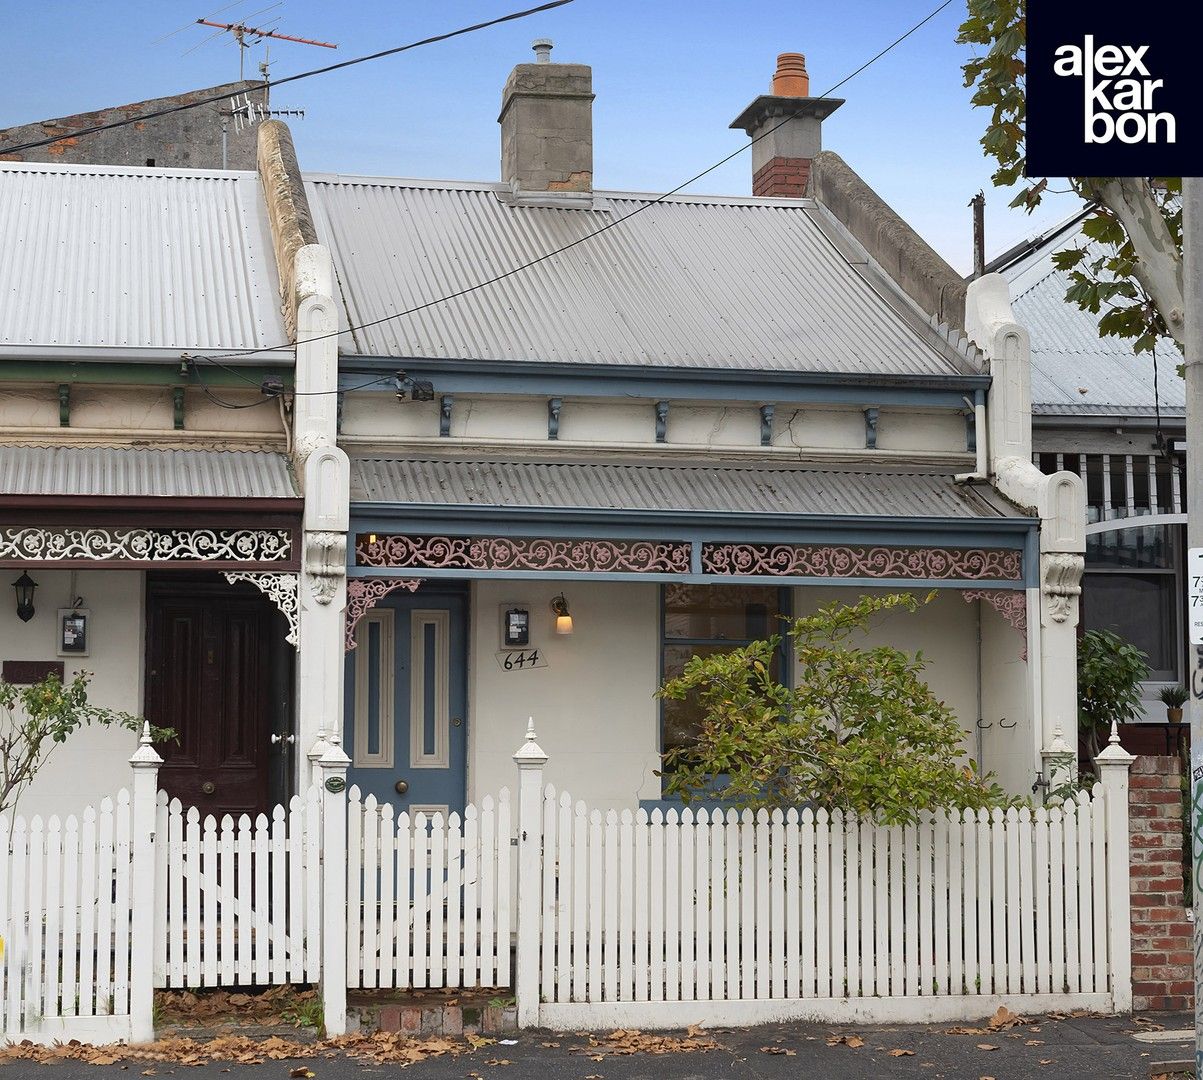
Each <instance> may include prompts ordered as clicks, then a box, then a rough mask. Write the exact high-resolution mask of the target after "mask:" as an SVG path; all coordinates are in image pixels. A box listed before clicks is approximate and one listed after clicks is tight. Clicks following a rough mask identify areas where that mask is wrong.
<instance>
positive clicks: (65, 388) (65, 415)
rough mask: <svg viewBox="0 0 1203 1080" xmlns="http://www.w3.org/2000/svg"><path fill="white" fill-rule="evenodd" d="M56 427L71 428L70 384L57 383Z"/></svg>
mask: <svg viewBox="0 0 1203 1080" xmlns="http://www.w3.org/2000/svg"><path fill="white" fill-rule="evenodd" d="M58 426H59V427H70V426H71V384H70V383H59V387H58Z"/></svg>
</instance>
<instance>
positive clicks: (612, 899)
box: [520, 785, 1127, 1027]
mask: <svg viewBox="0 0 1203 1080" xmlns="http://www.w3.org/2000/svg"><path fill="white" fill-rule="evenodd" d="M1106 800H1107V796H1106V794H1105V792H1104V790H1103V787H1102V785H1096V787H1095V789H1094V792H1093V795H1092V796H1091V795H1087V794H1086V793H1084V792H1083V793H1082V794H1080V795H1079V796H1078V798H1077V800H1076V801H1074V802H1071V803H1069V804H1068V805H1066V806H1065V807H1064V808H1060V807H1053V808H1050V809H1044V808H1041V809H1038V810H1036V811H1034V812H1033V811H1031V810H1028V809H1026V808H1025V809H1020V810H1016V809H1011V810H1008V811H1007V812H1006V813H1005V814H1004V813H1003V812H1002V811H1001V810H995V811H994V812H993V813H988V812H986V811H984V810H983V811H979V812H978V813H976V814H975V813H973V812H972V811H965V812H964V814H963V815H962V814H957V813H953V814H926V815H923V816H922V817H921V818H920V820H919V821H918V822H917V823H915V824H909V825H895V826H887V825H884V824H881V823H878V822H875V821H872V820H858V819H857V818H856V817H855V816H851V815H850V816H847V817H845V816H844V815H843V814H841V813H840V812H839V811H836V812H835V813H834V814H831V815H828V813H827V812H826V811H825V810H819V811H818V812H817V813H816V812H814V811H812V810H810V809H803V810H802V811H800V812H799V811H798V810H793V809H791V810H788V811H786V812H782V811H781V810H774V811H772V812H771V813H770V812H768V811H767V810H760V811H758V812H756V813H755V814H753V813H752V812H751V811H748V810H745V811H743V812H742V813H740V812H737V811H735V810H728V811H726V812H723V811H721V810H716V811H714V812H713V813H709V812H708V811H707V810H705V809H701V810H699V811H697V812H696V813H694V812H693V811H691V810H689V809H685V810H684V811H683V812H681V813H678V812H677V811H676V810H669V811H668V813H667V814H664V813H662V812H661V811H660V810H654V811H653V812H652V813H651V814H650V815H649V814H648V813H647V812H646V811H645V810H638V811H635V812H632V811H630V810H624V811H622V813H621V814H619V813H616V812H615V811H613V810H611V811H609V812H607V813H606V814H604V815H603V814H602V813H601V812H599V811H597V810H593V811H590V810H589V808H588V807H587V806H586V805H585V804H584V803H581V802H577V803H575V804H574V803H573V801H572V799H571V798H570V796H569V795H568V794H567V793H565V794H562V795H559V796H558V797H557V794H556V791H555V789H554V788H553V787H550V786H549V787H548V788H547V789H546V795H545V799H544V802H543V807H542V810H543V820H542V835H543V865H542V879H541V881H540V882H539V887H540V891H541V895H542V905H541V912H542V920H541V927H540V933H539V947H540V956H539V972H540V983H539V995H540V1008H539V1016H540V1021H541V1022H542V1023H544V1024H546V1025H548V1026H552V1027H571V1026H573V1025H575V1024H585V1025H589V1024H591V1023H597V1022H603V1023H615V1024H642V1025H647V1024H648V1023H649V1022H651V1023H655V1022H657V1020H659V1022H660V1023H661V1024H663V1023H665V1022H671V1020H670V1019H669V1018H675V1019H676V1020H677V1021H678V1022H682V1023H685V1022H692V1021H693V1020H697V1019H700V1018H703V1017H705V1018H706V1019H709V1020H711V1021H713V1022H737V1021H738V1020H740V1019H741V1018H749V1019H750V1018H754V1017H757V1018H758V1017H760V1016H762V1015H764V1012H763V1006H765V1005H768V1006H769V1007H770V1008H771V1009H772V1010H773V1015H774V1016H781V1015H786V1014H793V1015H812V1016H820V1015H823V1016H833V1017H837V1016H840V1015H848V1014H855V1015H856V1016H858V1017H864V1016H868V1015H870V1014H872V1015H873V1017H874V1018H877V1019H882V1020H888V1019H891V1018H896V1017H897V1015H898V1012H899V1009H900V1002H905V1003H906V1004H905V1005H903V1006H902V1008H903V1010H904V1011H909V1012H912V1013H914V1014H916V1015H927V1016H933V1015H935V1014H937V1013H938V1014H940V1015H948V1016H952V1015H973V1014H974V1013H982V1012H988V1011H989V1009H988V1008H985V1007H983V1005H982V1001H981V999H982V998H1002V997H1005V998H1006V999H1007V1000H1008V1001H1011V1002H1012V1003H1014V1004H1013V1007H1015V1008H1018V1007H1020V1005H1021V1002H1022V999H1025V998H1026V999H1029V1001H1030V1000H1031V999H1033V998H1045V999H1047V998H1051V997H1053V996H1054V995H1056V996H1057V1000H1058V1002H1059V1003H1060V1005H1061V1006H1062V1007H1084V1008H1092V1009H1096V1008H1097V1009H1110V1008H1111V1005H1112V1001H1111V998H1110V990H1111V977H1112V969H1111V966H1110V965H1109V956H1110V949H1111V941H1110V939H1109V925H1110V922H1109V920H1110V919H1111V918H1112V917H1113V915H1115V914H1116V913H1115V912H1113V911H1112V909H1111V905H1110V904H1109V894H1108V880H1109V873H1111V874H1114V875H1116V876H1117V877H1118V876H1122V877H1124V878H1126V876H1127V846H1126V844H1123V845H1122V850H1120V848H1121V845H1116V844H1109V839H1110V838H1109V833H1108V816H1107V812H1106V811H1107V802H1106ZM1122 809H1123V813H1124V815H1125V816H1126V806H1125V807H1123V808H1122ZM1109 861H1110V863H1111V865H1110V866H1109ZM1117 861H1118V865H1115V864H1116V862H1117ZM520 888H521V886H520ZM1125 900H1126V893H1125ZM1126 926H1127V908H1126V904H1125V905H1124V913H1123V917H1122V928H1123V933H1124V935H1125V937H1126V933H1127V931H1126ZM791 1002H792V1003H794V1005H793V1007H792V1008H791V1007H790V1003H791ZM698 1003H705V1004H706V1008H705V1009H699V1006H698ZM774 1006H776V1007H775V1008H774ZM690 1018H692V1020H691V1019H690Z"/></svg>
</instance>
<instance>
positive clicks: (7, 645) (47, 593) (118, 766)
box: [0, 569, 144, 817]
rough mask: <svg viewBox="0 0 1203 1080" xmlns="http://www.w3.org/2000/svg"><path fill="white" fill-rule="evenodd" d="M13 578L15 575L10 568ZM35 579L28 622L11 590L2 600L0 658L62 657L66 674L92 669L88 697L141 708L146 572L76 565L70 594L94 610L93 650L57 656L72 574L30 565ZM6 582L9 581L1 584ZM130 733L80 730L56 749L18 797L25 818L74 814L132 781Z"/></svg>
mask: <svg viewBox="0 0 1203 1080" xmlns="http://www.w3.org/2000/svg"><path fill="white" fill-rule="evenodd" d="M12 573H13V576H16V573H15V572H12ZM30 576H32V577H33V578H34V580H35V581H37V583H38V591H37V593H36V595H35V597H34V604H35V607H36V613H35V615H34V617H33V618H32V619H31V620H30V621H29V622H27V623H23V622H21V621H20V620H19V619H18V618H17V616H16V612H15V611H14V607H13V603H12V594H11V592H10V594H9V598H8V602H6V603H3V604H0V657H2V658H3V659H5V660H56V659H62V660H63V662H64V664H65V665H66V667H65V673H64V677H65V678H66V679H68V680H69V679H71V677H72V676H73V675H74V674H75V673H76V672H77V671H79V670H81V669H82V670H86V671H91V672H93V673H94V675H93V678H92V681H91V683H90V686H89V694H88V698H89V700H90V701H92V702H94V703H95V704H97V705H103V706H106V707H108V708H112V709H123V710H125V711H127V712H132V713H135V714H137V713H140V712H141V708H142V686H143V678H142V655H143V640H142V637H143V634H142V626H143V594H144V575H143V574H142V573H141V572H139V571H133V570H81V571H79V572H78V573H77V574H76V581H75V590H74V591H75V594H76V595H77V596H82V597H83V600H84V603H83V606H84V607H86V608H88V609H89V610H90V611H91V613H92V614H91V622H90V624H89V627H88V632H89V636H90V638H91V651H90V655H88V656H86V657H59V656H57V653H56V634H57V630H58V609H59V608H60V607H69V606H70V605H71V600H72V599H73V598H72V596H71V592H72V589H71V573H70V572H69V571H66V570H37V569H34V570H31V572H30ZM6 584H7V582H6ZM136 742H137V740H136V738H135V736H134V735H132V734H129V733H126V732H124V731H112V730H108V729H105V728H84V729H83V730H81V731H79V732H77V733H76V734H75V735H74V736H72V737H71V739H70V740H68V741H67V742H66V743H64V744H63V745H62V746H60V747H58V748H56V749H55V750H54V751H53V752H52V753H51V754H50V757H49V759H48V761H47V763H46V766H45V768H44V769H43V770H42V771H41V773H39V775H38V777H37V779H36V780H35V781H34V783H33V784H32V785H31V786H30V787H29V789H28V790H27V791H26V793H25V794H24V795H23V796H21V799H20V802H19V804H18V812H19V813H22V814H24V815H26V816H30V815H32V814H41V815H42V816H43V817H45V816H48V815H50V814H59V815H60V816H61V815H63V814H69V813H78V812H79V811H81V810H82V809H83V808H84V807H85V806H87V805H89V804H95V803H97V802H98V801H99V800H100V799H102V798H104V797H105V796H106V795H115V794H116V792H117V791H118V789H120V788H122V787H128V786H129V784H130V775H131V773H130V769H129V765H128V760H129V756H130V754H131V753H133V750H134V746H135V745H136Z"/></svg>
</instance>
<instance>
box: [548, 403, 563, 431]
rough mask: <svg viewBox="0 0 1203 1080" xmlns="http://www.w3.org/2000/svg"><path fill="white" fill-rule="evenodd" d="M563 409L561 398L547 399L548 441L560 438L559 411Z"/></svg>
mask: <svg viewBox="0 0 1203 1080" xmlns="http://www.w3.org/2000/svg"><path fill="white" fill-rule="evenodd" d="M563 407H564V399H563V398H558V397H553V398H548V399H547V437H548V438H549V439H552V440H555V439H558V438H559V437H560V409H562V408H563Z"/></svg>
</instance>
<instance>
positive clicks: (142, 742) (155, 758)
mask: <svg viewBox="0 0 1203 1080" xmlns="http://www.w3.org/2000/svg"><path fill="white" fill-rule="evenodd" d="M153 741H154V740H153V739H152V738H151V735H150V721H149V720H143V721H142V734H141V735H140V736H139V737H138V749H137V750H135V751H134V752H133V754H132V755H130V759H129V763H130V764H131V765H132V766H133V767H134V768H135V769H150V768H158V767H159V766H160V765H162V764H163V759H162V758H161V757H159V754H158V752H157V751H156V750H155V748H154V745H153Z"/></svg>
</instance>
